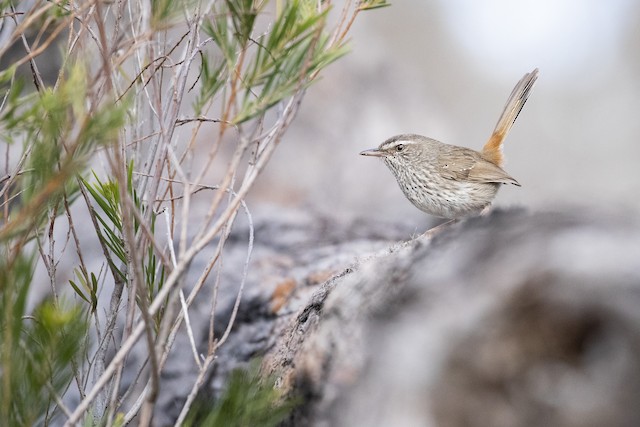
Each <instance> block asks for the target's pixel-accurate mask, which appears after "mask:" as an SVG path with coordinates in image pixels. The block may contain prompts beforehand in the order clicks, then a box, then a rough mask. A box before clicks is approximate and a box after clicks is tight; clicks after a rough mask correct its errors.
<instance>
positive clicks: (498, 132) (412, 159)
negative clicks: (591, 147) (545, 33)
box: [360, 68, 539, 219]
mask: <svg viewBox="0 0 640 427" xmlns="http://www.w3.org/2000/svg"><path fill="white" fill-rule="evenodd" d="M538 74H539V71H538V69H537V68H536V69H534V70H533V71H531V72H530V73H527V74H525V75H524V77H522V79H520V81H519V82H518V83H517V84H516V86H515V87H514V88H513V91H512V92H511V95H510V96H509V98H508V100H507V103H506V104H505V107H504V110H503V111H502V114H501V116H500V118H499V119H498V123H497V124H496V127H495V129H494V131H493V133H492V134H491V137H490V138H489V140H488V141H487V143H486V144H485V145H484V147H483V148H482V150H481V151H476V150H472V149H470V148H465V147H459V146H455V145H450V144H445V143H442V142H440V141H437V140H435V139H432V138H428V137H426V136H422V135H416V134H402V135H396V136H393V137H391V138H389V139H387V140H386V141H384V142H383V143H382V144H380V146H379V147H378V148H374V149H370V150H365V151H362V152H361V153H360V154H361V155H363V156H373V157H379V158H381V159H382V160H383V161H384V163H385V164H386V165H387V167H388V168H389V169H390V170H391V172H392V173H393V175H394V176H395V178H396V181H397V182H398V185H399V186H400V189H401V190H402V192H403V193H404V195H405V196H406V197H407V199H409V201H410V202H411V203H413V205H414V206H416V207H417V208H418V209H420V210H422V211H424V212H426V213H428V214H430V215H433V216H437V217H442V218H447V219H459V218H464V217H468V216H472V215H477V214H480V213H483V212H486V211H487V210H488V209H489V208H490V206H491V203H492V202H493V199H494V198H495V196H496V194H497V192H498V189H499V188H500V186H501V185H502V184H512V185H516V186H518V187H519V186H520V183H518V181H516V179H515V178H513V177H512V176H511V175H509V174H508V173H507V172H505V171H504V169H502V167H503V164H504V155H503V149H502V147H503V143H504V140H505V137H506V136H507V134H508V133H509V131H510V130H511V127H512V126H513V124H514V123H515V121H516V119H517V117H518V115H519V114H520V111H522V107H524V104H525V102H526V101H527V99H528V98H529V94H530V93H531V89H533V86H534V84H535V82H536V80H537V79H538Z"/></svg>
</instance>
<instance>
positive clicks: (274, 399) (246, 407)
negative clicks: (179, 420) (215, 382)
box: [185, 359, 298, 427]
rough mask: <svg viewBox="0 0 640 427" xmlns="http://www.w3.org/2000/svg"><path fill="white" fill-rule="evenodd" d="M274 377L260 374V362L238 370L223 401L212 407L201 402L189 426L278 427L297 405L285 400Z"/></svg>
mask: <svg viewBox="0 0 640 427" xmlns="http://www.w3.org/2000/svg"><path fill="white" fill-rule="evenodd" d="M275 383H276V378H275V377H274V376H268V377H264V376H263V375H261V374H260V360H259V359H255V360H253V361H251V363H250V364H249V366H248V367H246V368H236V369H234V370H233V371H232V372H231V375H230V377H229V379H228V380H227V384H226V388H225V391H224V393H223V394H222V396H220V398H219V399H218V400H217V401H215V402H213V403H211V402H205V401H198V402H196V405H194V407H193V410H192V411H191V413H190V414H189V417H188V418H187V422H186V423H185V425H187V426H203V427H217V426H225V427H248V426H261V427H270V426H277V425H278V424H279V423H281V422H282V421H284V420H285V419H286V417H287V416H288V415H289V414H290V412H291V410H292V409H293V408H294V407H295V405H296V404H297V403H298V400H297V399H295V398H292V397H286V396H283V395H282V393H281V392H280V391H279V390H278V389H277V388H276V386H275Z"/></svg>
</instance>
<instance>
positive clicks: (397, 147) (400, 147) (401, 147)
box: [396, 144, 404, 151]
mask: <svg viewBox="0 0 640 427" xmlns="http://www.w3.org/2000/svg"><path fill="white" fill-rule="evenodd" d="M402 150H404V145H402V144H398V145H396V151H402Z"/></svg>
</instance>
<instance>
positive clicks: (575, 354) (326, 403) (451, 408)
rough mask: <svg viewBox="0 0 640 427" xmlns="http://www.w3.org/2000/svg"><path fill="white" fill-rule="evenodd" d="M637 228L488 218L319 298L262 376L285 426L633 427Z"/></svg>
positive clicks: (597, 221)
mask: <svg viewBox="0 0 640 427" xmlns="http://www.w3.org/2000/svg"><path fill="white" fill-rule="evenodd" d="M638 307H640V227H638V223H637V221H635V220H632V219H628V218H626V219H625V218H624V217H604V218H603V217H596V216H592V215H589V214H586V213H578V214H568V213H536V214H530V213H527V212H525V211H513V210H511V211H497V212H494V213H492V214H491V215H489V216H487V217H480V218H473V219H469V220H466V221H463V222H460V223H457V224H453V225H451V226H449V227H447V228H446V229H444V230H442V231H441V232H440V233H438V234H437V235H436V236H435V237H434V238H432V239H428V238H421V237H418V238H417V239H415V240H412V241H409V242H408V243H406V244H401V245H396V246H393V245H392V246H391V248H390V249H389V250H386V251H382V252H380V253H379V254H377V255H376V256H373V257H370V258H368V259H364V260H360V261H358V262H356V263H355V264H354V265H353V266H352V267H350V268H348V269H345V270H343V271H342V273H341V274H338V275H337V276H335V277H333V278H332V279H330V280H328V281H327V282H325V283H324V284H322V285H321V286H320V288H319V289H317V290H316V291H315V292H314V293H313V294H312V295H311V296H310V297H309V298H308V299H307V301H306V303H304V304H302V307H301V308H299V309H298V311H297V313H296V314H295V316H294V317H293V318H292V319H291V320H290V322H289V324H288V325H286V326H285V328H284V330H283V332H277V331H276V332H275V334H276V335H280V338H279V339H278V340H277V341H276V343H275V345H274V346H273V347H272V348H271V349H270V350H269V351H268V352H267V355H266V359H265V361H264V367H265V370H266V371H267V372H272V373H276V374H277V375H278V376H279V378H280V381H279V383H280V386H281V387H283V388H284V389H285V390H288V391H289V392H290V393H291V394H295V395H298V396H302V397H303V402H304V403H303V404H302V405H301V406H300V407H299V408H298V409H297V410H296V411H295V412H294V413H293V414H292V416H291V418H290V419H289V420H288V422H287V423H286V425H291V426H306V425H310V426H329V425H331V426H333V425H336V426H340V425H344V426H353V425H366V426H390V425H397V426H430V425H434V426H435V425H438V426H468V425H477V426H532V425H544V426H601V425H607V426H632V425H640V409H638V406H637V405H635V403H634V402H635V400H636V398H637V396H638V395H640V310H638Z"/></svg>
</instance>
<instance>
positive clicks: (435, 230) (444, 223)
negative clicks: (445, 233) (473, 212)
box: [422, 219, 459, 238]
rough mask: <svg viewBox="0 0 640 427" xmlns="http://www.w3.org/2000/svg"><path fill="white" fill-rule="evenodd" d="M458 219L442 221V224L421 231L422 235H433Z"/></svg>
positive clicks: (429, 236) (430, 236)
mask: <svg viewBox="0 0 640 427" xmlns="http://www.w3.org/2000/svg"><path fill="white" fill-rule="evenodd" d="M458 221H459V220H458V219H451V220H449V221H447V222H443V223H442V224H438V225H436V226H435V227H433V228H430V229H428V230H427V231H425V232H424V233H422V235H423V236H424V237H428V238H432V237H433V236H435V235H436V234H438V233H439V232H441V231H442V230H444V229H445V228H446V227H447V226H449V225H451V224H454V223H456V222H458Z"/></svg>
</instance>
